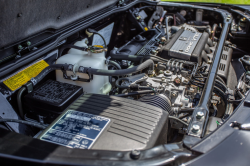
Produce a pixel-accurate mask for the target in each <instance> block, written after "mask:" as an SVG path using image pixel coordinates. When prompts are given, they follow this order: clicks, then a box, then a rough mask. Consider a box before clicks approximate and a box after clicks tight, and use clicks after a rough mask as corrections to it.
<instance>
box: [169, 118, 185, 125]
mask: <svg viewBox="0 0 250 166" xmlns="http://www.w3.org/2000/svg"><path fill="white" fill-rule="evenodd" d="M168 118H169V119H174V120H176V121H178V122H180V123H182V124H184V125H185V126H188V124H187V123H186V122H184V121H182V120H180V119H178V118H176V117H174V116H169V117H168Z"/></svg>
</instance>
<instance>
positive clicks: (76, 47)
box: [57, 44, 87, 59]
mask: <svg viewBox="0 0 250 166" xmlns="http://www.w3.org/2000/svg"><path fill="white" fill-rule="evenodd" d="M66 48H74V49H76V50H81V51H87V48H86V47H79V46H75V45H73V44H66V45H63V46H62V47H61V48H60V50H59V53H58V58H60V57H61V56H62V52H63V51H64V50H65V49H66ZM58 58H57V59H58Z"/></svg>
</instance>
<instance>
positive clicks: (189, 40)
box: [159, 26, 209, 64]
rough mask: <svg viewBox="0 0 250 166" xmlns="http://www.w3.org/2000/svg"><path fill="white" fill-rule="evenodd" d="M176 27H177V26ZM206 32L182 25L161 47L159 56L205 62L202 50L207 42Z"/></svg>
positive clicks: (206, 58)
mask: <svg viewBox="0 0 250 166" xmlns="http://www.w3.org/2000/svg"><path fill="white" fill-rule="evenodd" d="M177 29H178V28H177ZM208 37H209V35H208V33H207V32H203V33H200V32H198V31H197V30H196V29H195V28H193V27H190V26H183V27H182V28H181V29H179V30H178V31H177V32H176V33H175V34H174V36H173V38H172V39H171V40H170V41H169V42H168V44H167V45H166V46H164V47H163V49H162V51H161V53H160V54H159V56H161V57H163V58H166V59H169V58H171V57H173V58H177V59H184V60H190V61H192V62H198V64H201V63H202V61H205V62H207V61H208V57H207V55H206V52H205V51H204V49H205V45H206V43H207V42H208Z"/></svg>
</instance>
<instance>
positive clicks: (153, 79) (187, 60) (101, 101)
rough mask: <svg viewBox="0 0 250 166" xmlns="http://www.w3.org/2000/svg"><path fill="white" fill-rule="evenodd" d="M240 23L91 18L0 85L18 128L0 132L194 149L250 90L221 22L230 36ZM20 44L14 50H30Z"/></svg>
mask: <svg viewBox="0 0 250 166" xmlns="http://www.w3.org/2000/svg"><path fill="white" fill-rule="evenodd" d="M120 5H121V6H122V4H120ZM234 16H235V17H234ZM242 18H243V17H240V16H239V15H236V14H234V15H232V14H230V13H229V12H225V13H220V12H219V11H217V10H212V9H210V8H204V9H201V8H198V7H196V8H195V7H194V8H192V7H184V6H183V7H178V6H176V7H175V6H167V5H156V6H154V5H147V4H144V3H139V4H136V5H134V6H133V7H131V8H129V9H128V10H125V11H122V12H119V13H116V14H112V15H110V16H108V17H106V18H104V19H102V20H100V21H97V22H94V23H93V24H91V25H90V26H88V27H87V28H84V29H82V30H81V31H78V32H76V33H75V34H73V35H71V36H69V37H67V38H65V39H64V40H61V41H60V43H59V44H58V46H57V47H56V48H55V49H54V50H52V51H50V52H47V53H46V54H44V55H43V56H42V57H41V58H39V59H37V60H36V61H33V63H32V64H29V65H27V66H25V67H23V68H21V69H19V70H18V71H17V72H15V73H12V74H11V75H9V76H8V77H4V78H3V79H2V83H1V87H0V88H1V89H0V91H1V92H3V93H4V95H5V98H6V99H7V100H8V102H9V103H10V105H11V107H13V109H14V110H15V112H16V114H17V115H16V117H17V118H16V119H17V120H16V121H17V122H18V123H21V124H20V126H19V127H18V128H19V129H17V128H16V127H15V126H13V124H14V123H13V122H15V121H3V122H4V123H1V126H0V127H1V128H4V129H7V130H10V131H14V132H17V133H20V134H23V135H27V136H30V137H33V138H37V139H39V140H42V141H46V142H50V143H53V144H58V145H62V146H65V147H69V148H77V149H95V150H110V151H132V150H135V149H136V150H145V149H150V148H153V147H156V146H157V145H162V144H171V143H178V142H182V141H183V142H184V144H185V140H188V139H191V138H197V140H198V141H196V143H197V142H199V141H200V140H202V139H203V138H204V137H206V136H209V135H210V134H212V133H213V132H214V131H215V130H217V128H219V127H220V126H222V125H223V123H225V122H226V121H227V119H228V118H229V117H230V116H231V115H232V114H233V113H234V110H235V109H236V107H237V106H238V105H239V104H240V102H241V101H242V100H243V99H244V98H245V96H246V94H247V92H248V90H249V89H250V77H249V58H250V57H249V55H248V54H245V53H247V51H243V50H241V49H239V48H238V47H237V46H236V44H238V43H240V42H239V41H238V40H235V39H234V38H236V37H231V38H230V37H227V35H228V33H229V32H228V30H227V28H226V25H227V26H228V27H230V28H231V29H230V33H229V36H230V35H231V36H232V34H235V33H241V32H243V31H244V30H246V27H247V26H246V24H247V25H248V24H249V23H248V22H247V21H245V20H242ZM232 20H233V21H232ZM231 21H232V22H233V23H232V25H233V24H234V25H236V24H237V21H238V22H239V23H238V24H237V26H236V27H238V29H235V26H232V27H231V26H229V25H230V24H231ZM234 41H235V43H236V44H235V43H233V42H234ZM26 45H27V43H26ZM21 46H22V49H19V53H20V54H21V53H22V52H25V51H27V49H26V48H28V49H29V50H30V48H29V46H28V45H27V47H26V48H25V44H22V45H21ZM245 48H246V47H244V49H245ZM36 49H39V46H37V47H33V50H36ZM246 49H248V48H246ZM8 60H9V59H8ZM0 62H1V61H0ZM0 64H1V63H0ZM236 70H237V71H236ZM235 71H236V72H235ZM32 72H33V73H32ZM23 73H25V74H26V75H28V76H29V79H28V80H27V79H26V78H24V77H22V78H23V79H24V80H23V82H25V83H22V81H19V80H20V78H21V76H20V75H22V74H23ZM238 78H239V79H238ZM25 80H26V81H25ZM14 82H16V83H14ZM3 119H4V118H3ZM9 119H10V118H9ZM18 119H19V120H18ZM187 142H188V141H186V146H188V145H189V142H188V143H187ZM190 142H192V141H190ZM133 157H134V159H137V158H136V155H135V156H133ZM137 157H138V156H137Z"/></svg>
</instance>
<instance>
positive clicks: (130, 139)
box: [45, 94, 168, 151]
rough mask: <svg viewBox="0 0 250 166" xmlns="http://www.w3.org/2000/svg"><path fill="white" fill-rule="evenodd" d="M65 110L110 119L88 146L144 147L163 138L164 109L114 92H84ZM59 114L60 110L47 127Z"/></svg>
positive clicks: (118, 148)
mask: <svg viewBox="0 0 250 166" xmlns="http://www.w3.org/2000/svg"><path fill="white" fill-rule="evenodd" d="M68 110H73V111H79V112H84V113H89V114H94V115H98V116H102V117H105V118H109V119H110V122H109V124H108V126H107V127H105V129H104V130H103V131H102V133H101V135H100V136H99V137H98V139H97V141H96V142H95V143H94V144H93V146H92V147H91V149H99V150H117V151H126V150H133V149H148V148H152V147H154V146H155V145H160V144H164V143H166V141H167V130H168V112H166V111H164V110H162V109H160V108H157V107H155V106H151V105H149V104H146V103H142V102H139V101H134V100H130V99H125V98H121V97H115V96H107V95H98V94H87V95H83V96H81V97H80V98H78V99H77V100H76V101H75V102H74V103H73V104H72V105H71V106H69V107H68V109H67V110H65V112H67V111H68ZM63 115H64V113H63V114H62V115H61V116H60V117H58V118H57V119H56V120H55V121H54V123H52V124H51V125H50V127H52V126H53V125H54V124H55V123H56V122H57V121H58V120H59V119H60V118H61V117H62V116H63ZM72 125H73V124H72ZM50 127H48V129H47V130H49V128H50ZM47 130H46V131H47ZM46 131H45V132H46ZM58 139H59V138H58Z"/></svg>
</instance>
